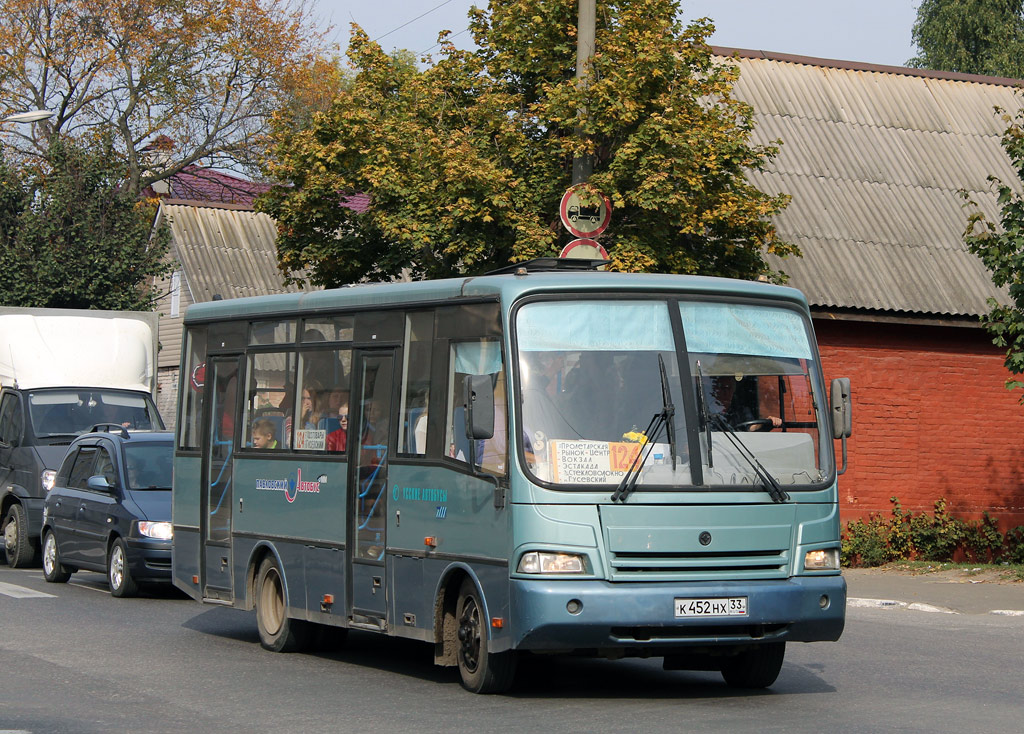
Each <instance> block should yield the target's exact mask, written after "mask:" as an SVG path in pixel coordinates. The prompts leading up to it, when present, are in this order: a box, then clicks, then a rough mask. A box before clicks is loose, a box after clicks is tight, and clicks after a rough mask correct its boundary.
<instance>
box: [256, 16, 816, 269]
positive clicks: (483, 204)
mask: <svg viewBox="0 0 1024 734" xmlns="http://www.w3.org/2000/svg"><path fill="white" fill-rule="evenodd" d="M576 11H577V3H576V0H508V1H506V2H501V3H491V4H490V6H489V9H488V10H479V9H473V10H471V11H470V19H471V22H470V28H471V30H472V33H473V38H474V41H475V42H476V46H477V48H476V50H473V51H463V50H458V49H456V48H455V47H454V46H453V45H452V44H450V43H446V42H445V43H443V44H442V51H441V53H440V58H439V59H438V60H437V61H436V62H435V63H431V64H430V65H428V66H427V67H426V68H425V69H423V70H420V69H418V68H417V66H416V65H415V63H413V62H412V60H411V59H410V58H409V57H408V56H403V55H401V54H397V55H390V56H389V55H387V54H385V53H383V52H382V51H381V49H380V47H379V46H378V45H377V44H375V43H372V42H370V41H369V39H368V38H367V36H366V35H365V34H364V33H363V31H362V30H361V29H359V28H358V26H353V31H352V37H351V42H350V46H349V52H348V53H349V58H350V59H351V61H352V65H353V70H354V77H353V78H352V79H351V83H350V84H349V85H348V86H346V88H345V89H344V90H343V91H342V92H341V93H340V94H339V95H338V96H337V97H336V99H335V100H334V103H333V105H332V106H331V108H330V110H329V111H327V112H325V113H320V114H315V115H313V118H312V123H311V124H309V125H307V126H304V127H302V128H301V129H299V128H297V126H295V125H294V124H293V122H292V116H291V114H290V113H289V112H287V111H285V112H282V113H280V114H279V115H278V116H277V117H276V119H275V124H274V127H273V131H272V140H273V145H272V147H271V149H270V150H271V154H270V158H269V160H268V162H267V165H266V172H267V173H268V175H269V176H270V177H271V178H274V179H276V180H278V181H282V182H285V185H282V186H279V187H277V188H275V189H274V190H273V191H272V192H270V193H269V194H268V195H266V196H265V198H263V199H262V200H261V201H260V202H259V203H258V206H259V207H260V208H261V209H262V211H265V212H267V213H268V214H270V215H271V216H273V217H274V218H275V219H276V220H277V221H278V225H279V237H278V255H279V258H280V267H281V269H282V271H284V272H285V273H286V274H296V273H299V272H302V273H304V274H309V275H310V276H311V279H312V281H313V282H314V283H317V284H321V285H325V286H333V285H338V284H343V283H348V282H354V281H358V280H360V279H362V278H371V279H374V278H386V277H389V276H394V275H396V274H398V273H399V272H400V271H401V270H402V269H403V268H409V269H410V270H411V271H412V273H413V275H414V276H415V277H430V278H433V277H443V276H448V275H453V274H461V273H479V272H483V271H486V270H488V269H491V268H493V267H495V266H501V265H507V264H508V263H509V262H516V261H521V260H526V259H529V258H533V257H538V256H551V255H556V254H557V253H558V251H559V249H560V248H561V247H562V246H563V245H564V244H565V243H566V242H567V241H568V239H570V238H569V237H568V236H567V234H566V233H565V232H564V230H563V228H562V226H561V224H560V223H559V218H558V205H559V201H560V198H561V196H562V194H563V192H564V191H565V190H566V188H567V187H568V186H569V184H570V182H571V178H572V174H571V163H572V158H573V156H574V155H575V154H580V153H588V154H592V155H593V156H594V159H595V166H594V173H593V176H592V177H591V179H590V183H591V184H592V185H593V187H595V188H596V189H597V190H600V191H601V192H602V193H604V194H606V195H607V196H609V197H610V199H611V201H612V205H613V209H614V212H613V215H612V224H611V227H610V228H609V230H608V232H607V233H606V234H605V235H604V236H603V237H602V243H603V244H604V245H605V247H606V248H607V249H608V250H609V253H610V255H611V256H612V258H613V260H614V267H616V268H618V269H623V270H631V271H662V272H676V273H704V274H717V275H726V276H733V277H744V278H752V277H756V276H759V275H762V274H769V268H768V266H767V264H766V262H765V260H764V254H765V253H766V252H771V253H775V254H778V255H783V256H784V255H788V254H792V253H798V250H797V248H796V247H795V246H794V245H791V244H789V243H786V242H782V241H780V240H779V238H778V237H777V235H776V231H775V229H774V227H773V225H772V223H771V217H772V215H774V214H776V213H777V212H778V211H779V210H780V209H781V208H782V207H784V206H785V204H786V203H787V202H788V197H787V196H785V195H776V196H769V195H766V194H764V193H762V192H760V191H758V190H756V189H755V188H754V187H752V186H751V185H750V184H749V183H748V182H747V181H746V179H745V172H746V171H749V170H756V169H760V168H763V167H764V166H765V165H766V164H767V163H768V162H769V161H770V160H771V158H772V157H773V156H774V155H775V154H776V152H777V149H776V147H775V146H771V145H769V146H758V145H754V144H753V143H752V142H751V133H752V115H753V111H752V110H751V108H750V107H749V106H747V105H745V104H742V103H740V102H738V101H737V100H735V99H734V98H733V97H732V96H731V90H732V84H733V83H734V82H735V80H736V77H737V73H738V72H737V71H736V68H735V66H733V65H730V64H716V63H714V59H713V58H712V54H711V49H710V47H709V46H708V45H707V43H706V40H707V37H708V35H709V34H710V33H711V32H712V30H713V27H712V25H711V23H710V21H708V20H706V19H705V20H702V21H698V22H696V23H694V24H692V25H690V26H689V27H685V28H684V27H682V26H681V25H680V23H679V22H678V21H677V20H676V18H677V17H678V11H679V7H678V3H677V2H675V1H674V0H618V1H617V2H602V3H601V5H600V13H599V15H598V23H597V53H596V55H595V57H594V58H593V61H592V64H591V66H590V73H589V78H588V81H587V84H586V85H579V84H577V82H576V81H575V78H574V75H575V69H574V66H575V61H576V59H575V45H576ZM430 61H432V60H431V59H428V62H430ZM356 193H361V194H367V195H368V196H369V199H370V205H369V208H368V209H367V210H366V211H365V212H362V213H357V212H355V211H353V210H352V209H351V208H348V207H346V206H344V202H345V201H346V197H348V196H351V195H353V194H356Z"/></svg>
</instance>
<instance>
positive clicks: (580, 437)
mask: <svg viewBox="0 0 1024 734" xmlns="http://www.w3.org/2000/svg"><path fill="white" fill-rule="evenodd" d="M670 308H676V306H675V305H673V304H670V303H669V302H668V301H659V300H645V301H640V300H635V301H630V300H579V301H544V302H540V301H538V302H532V303H528V304H525V305H524V306H522V307H521V308H520V309H519V310H518V312H517V315H516V329H517V332H516V335H517V346H518V353H519V357H518V359H519V406H520V408H519V413H520V416H521V430H522V438H521V441H522V446H523V452H522V453H523V457H524V459H525V462H526V468H527V469H528V471H529V472H530V473H531V474H532V475H533V476H534V477H536V478H537V479H538V480H540V481H542V482H544V483H550V484H554V485H571V486H572V488H574V489H586V488H587V487H586V486H585V485H595V484H596V485H611V486H614V485H618V484H619V483H620V482H622V481H623V478H624V477H627V481H628V483H629V486H630V487H634V479H633V478H632V477H628V476H627V473H630V472H631V471H632V472H636V471H638V470H639V473H638V475H637V477H636V478H635V487H636V488H642V487H643V486H645V485H646V486H649V487H680V486H693V485H694V484H698V485H702V486H730V487H732V486H740V487H742V486H744V485H763V484H764V483H765V481H766V480H765V476H764V473H763V472H767V473H768V474H769V475H771V476H772V477H774V478H775V480H776V481H777V482H778V483H779V484H781V485H787V486H793V485H811V484H818V483H820V482H822V481H824V479H825V478H826V477H827V475H828V473H829V471H830V468H831V464H830V463H828V462H830V458H829V456H830V454H829V453H828V452H827V450H826V449H827V448H829V446H825V447H823V446H822V445H821V441H820V440H819V437H820V425H821V424H822V421H823V420H824V415H823V414H822V411H821V407H820V406H823V405H824V402H823V401H822V400H821V398H820V395H821V385H820V379H819V378H818V377H817V372H818V368H817V365H816V363H815V360H814V350H813V346H812V343H811V341H810V332H809V329H808V328H807V322H806V319H805V317H804V316H803V315H802V314H800V313H799V312H798V311H795V310H792V309H789V308H784V307H773V306H763V305H746V304H733V303H714V302H704V301H701V302H689V301H683V302H680V303H679V304H678V308H679V313H680V317H681V318H680V321H681V323H682V327H683V329H682V335H683V337H684V338H683V339H680V335H679V333H678V331H677V329H678V327H675V329H674V328H673V325H672V319H671V318H670ZM681 343H685V344H686V347H687V351H686V352H685V354H686V356H687V363H684V366H685V372H683V373H681V370H680V365H679V364H678V360H677V355H678V354H680V353H682V350H681V349H679V348H678V346H679V344H681ZM683 385H685V386H686V391H687V394H686V396H685V400H684V396H683ZM687 405H688V406H689V408H686V407H685V406H687ZM687 415H689V416H690V417H689V422H688V420H687ZM688 430H689V432H688ZM697 446H699V448H700V454H699V456H693V457H691V455H690V447H697Z"/></svg>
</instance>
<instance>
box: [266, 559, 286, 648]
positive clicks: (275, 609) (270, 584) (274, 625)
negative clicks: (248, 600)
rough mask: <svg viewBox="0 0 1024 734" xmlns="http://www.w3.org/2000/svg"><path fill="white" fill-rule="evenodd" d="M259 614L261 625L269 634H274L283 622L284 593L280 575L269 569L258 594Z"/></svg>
mask: <svg viewBox="0 0 1024 734" xmlns="http://www.w3.org/2000/svg"><path fill="white" fill-rule="evenodd" d="M260 602H262V603H261V604H260V616H262V617H263V626H264V628H266V630H267V632H268V633H269V634H271V635H276V634H277V633H278V631H280V629H281V625H282V624H283V623H284V594H283V593H282V589H281V577H280V576H278V574H277V571H276V570H273V569H271V570H270V571H268V572H267V575H266V577H265V578H264V579H263V593H262V594H261V595H260Z"/></svg>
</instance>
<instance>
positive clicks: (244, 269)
mask: <svg viewBox="0 0 1024 734" xmlns="http://www.w3.org/2000/svg"><path fill="white" fill-rule="evenodd" d="M160 207H161V215H162V216H163V217H164V218H165V219H166V221H167V222H168V224H169V225H170V228H171V236H172V240H173V247H174V254H175V255H176V256H177V258H178V259H179V260H180V261H181V264H182V268H183V270H184V275H185V280H186V281H187V287H188V290H189V294H190V296H191V299H192V300H193V301H194V302H196V303H201V302H204V301H211V300H213V297H214V295H220V296H221V297H222V298H225V299H227V298H241V297H243V296H259V295H267V294H273V293H295V292H297V291H299V290H302V289H301V288H299V287H298V286H295V285H289V286H285V285H284V278H283V276H282V274H281V271H280V270H278V268H277V249H276V247H275V244H274V242H275V239H276V238H277V225H276V224H275V223H274V220H273V219H272V218H271V217H269V216H267V215H266V214H262V213H259V212H255V211H252V210H251V209H247V208H243V207H232V206H229V205H220V206H218V205H216V204H209V203H204V202H194V201H193V202H184V201H171V200H165V201H162V202H161V203H160Z"/></svg>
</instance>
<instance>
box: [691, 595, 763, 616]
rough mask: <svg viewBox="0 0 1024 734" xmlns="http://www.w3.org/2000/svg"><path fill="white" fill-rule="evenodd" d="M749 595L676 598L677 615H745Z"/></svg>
mask: <svg viewBox="0 0 1024 734" xmlns="http://www.w3.org/2000/svg"><path fill="white" fill-rule="evenodd" d="M746 615H747V597H745V596H726V597H718V598H713V599H679V598H677V599H676V617H745V616H746Z"/></svg>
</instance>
